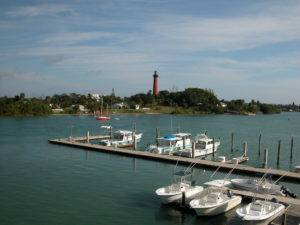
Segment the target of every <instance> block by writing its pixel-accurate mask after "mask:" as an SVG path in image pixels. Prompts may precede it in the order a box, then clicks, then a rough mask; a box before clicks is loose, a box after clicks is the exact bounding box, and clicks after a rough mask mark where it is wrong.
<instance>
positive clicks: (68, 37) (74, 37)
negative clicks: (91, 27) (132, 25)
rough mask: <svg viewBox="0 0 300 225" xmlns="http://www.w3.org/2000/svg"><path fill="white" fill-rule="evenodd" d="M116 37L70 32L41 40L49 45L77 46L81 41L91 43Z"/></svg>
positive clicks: (96, 33)
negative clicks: (91, 41)
mask: <svg viewBox="0 0 300 225" xmlns="http://www.w3.org/2000/svg"><path fill="white" fill-rule="evenodd" d="M111 37H116V35H115V34H112V33H109V32H69V33H57V34H55V35H52V36H49V37H47V38H44V39H43V40H41V42H44V43H47V44H49V43H50V44H56V45H68V44H75V43H78V42H81V41H90V40H96V39H103V38H111Z"/></svg>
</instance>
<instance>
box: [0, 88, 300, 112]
mask: <svg viewBox="0 0 300 225" xmlns="http://www.w3.org/2000/svg"><path fill="white" fill-rule="evenodd" d="M120 102H123V103H125V104H126V106H128V107H129V109H126V110H127V112H137V111H136V110H135V108H136V105H139V106H141V107H148V108H149V109H150V110H155V111H158V112H159V111H160V109H161V108H163V107H167V108H169V109H170V111H169V113H176V114H180V113H190V114H198V113H207V114H211V113H214V114H223V113H232V114H249V113H254V114H257V113H264V114H270V113H279V112H280V111H282V110H286V111H291V109H292V110H293V111H300V106H297V105H295V104H294V103H293V104H291V105H272V104H265V103H260V102H259V101H255V100H252V101H251V102H249V103H246V102H245V101H244V100H242V99H237V100H231V101H226V100H224V99H222V100H219V99H218V98H217V97H216V95H215V94H214V92H213V91H212V90H208V89H200V88H187V89H185V90H184V91H177V92H170V91H167V90H163V91H160V92H159V94H158V95H153V94H152V92H151V91H148V92H147V93H139V94H135V95H133V96H130V97H124V98H121V97H117V96H115V95H114V94H111V95H107V96H101V99H100V100H99V99H96V98H95V97H93V96H92V95H91V94H88V95H82V94H76V93H70V94H60V95H59V94H55V95H53V96H52V97H50V96H47V97H45V98H26V96H25V94H24V93H21V94H19V95H17V96H15V97H12V98H9V97H6V96H5V97H0V115H1V116H38V115H51V114H53V113H54V109H61V112H60V113H70V114H75V113H82V112H83V111H82V107H84V112H85V113H94V112H96V111H97V110H100V107H101V105H103V106H104V107H105V108H106V107H107V106H108V108H110V109H111V108H112V106H113V105H114V104H115V103H120ZM56 113H57V112H56Z"/></svg>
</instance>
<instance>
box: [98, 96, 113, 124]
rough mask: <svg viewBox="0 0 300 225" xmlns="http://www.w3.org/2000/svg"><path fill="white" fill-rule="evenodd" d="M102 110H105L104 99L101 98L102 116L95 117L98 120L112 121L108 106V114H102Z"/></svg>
mask: <svg viewBox="0 0 300 225" xmlns="http://www.w3.org/2000/svg"><path fill="white" fill-rule="evenodd" d="M102 109H103V98H101V108H100V115H98V116H95V118H96V120H110V116H109V115H108V105H107V106H106V114H102Z"/></svg>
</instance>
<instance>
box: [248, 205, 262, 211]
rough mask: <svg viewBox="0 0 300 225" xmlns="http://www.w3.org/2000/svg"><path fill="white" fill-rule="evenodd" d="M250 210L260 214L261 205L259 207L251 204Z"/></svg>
mask: <svg viewBox="0 0 300 225" xmlns="http://www.w3.org/2000/svg"><path fill="white" fill-rule="evenodd" d="M250 209H251V211H258V212H260V211H261V205H259V204H252V205H251V208H250Z"/></svg>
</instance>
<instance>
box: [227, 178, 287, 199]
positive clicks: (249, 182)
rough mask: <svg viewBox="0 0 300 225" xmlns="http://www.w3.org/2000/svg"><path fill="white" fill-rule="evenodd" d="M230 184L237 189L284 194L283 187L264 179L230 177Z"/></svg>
mask: <svg viewBox="0 0 300 225" xmlns="http://www.w3.org/2000/svg"><path fill="white" fill-rule="evenodd" d="M230 181H231V184H232V186H233V187H235V188H237V189H242V190H247V191H252V192H254V193H261V194H273V195H281V196H285V194H286V193H285V192H284V187H282V186H281V185H277V184H272V183H269V182H268V181H267V180H265V179H262V180H261V179H260V180H257V179H231V180H230Z"/></svg>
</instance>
